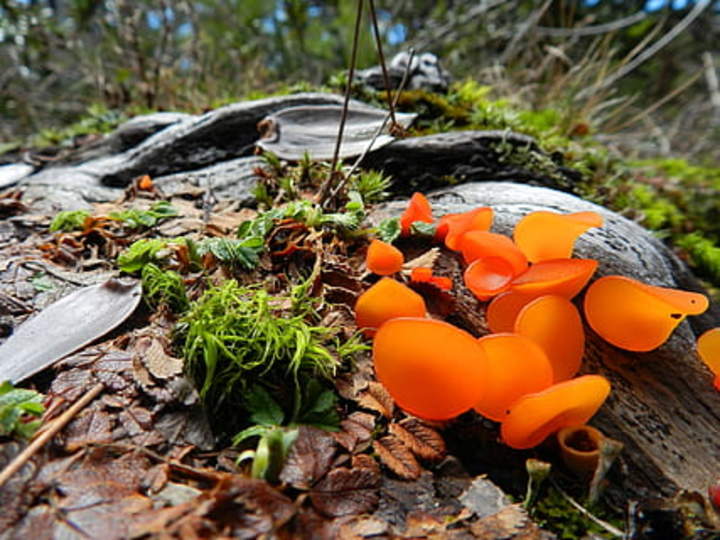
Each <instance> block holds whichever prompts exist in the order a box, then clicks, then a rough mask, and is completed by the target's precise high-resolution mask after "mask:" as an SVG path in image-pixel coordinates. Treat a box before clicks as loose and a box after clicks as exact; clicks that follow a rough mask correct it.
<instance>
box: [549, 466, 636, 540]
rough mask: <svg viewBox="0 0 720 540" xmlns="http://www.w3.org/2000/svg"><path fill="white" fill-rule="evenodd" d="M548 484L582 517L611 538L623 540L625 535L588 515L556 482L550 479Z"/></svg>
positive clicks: (608, 524) (588, 512)
mask: <svg viewBox="0 0 720 540" xmlns="http://www.w3.org/2000/svg"><path fill="white" fill-rule="evenodd" d="M550 483H551V484H552V485H553V487H554V488H555V489H556V490H557V491H558V493H559V494H560V495H561V496H562V497H563V498H564V499H565V500H566V501H567V502H569V503H570V506H572V507H573V508H575V509H576V510H577V511H578V512H580V513H581V514H582V515H584V516H585V517H587V518H588V519H589V520H591V521H592V522H594V523H596V524H598V525H599V526H600V527H602V528H603V529H605V530H606V531H607V532H609V533H610V534H612V535H613V536H617V537H618V538H625V533H624V532H623V531H621V530H620V529H618V528H617V527H615V526H613V525H611V524H610V523H608V522H607V521H603V520H602V519H600V518H599V517H597V516H596V515H594V514H592V513H590V511H589V510H587V509H586V508H585V507H584V506H583V505H581V504H580V503H579V502H577V501H576V500H575V499H573V498H572V497H571V496H570V495H568V494H567V493H565V491H564V490H563V489H562V488H561V487H560V486H559V485H558V484H557V482H556V481H555V480H554V479H553V478H550Z"/></svg>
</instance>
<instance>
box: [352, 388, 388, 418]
mask: <svg viewBox="0 0 720 540" xmlns="http://www.w3.org/2000/svg"><path fill="white" fill-rule="evenodd" d="M358 404H359V405H360V406H362V407H365V408H366V409H370V410H372V411H375V412H379V413H380V414H382V415H383V416H384V417H385V418H392V415H393V413H394V412H395V402H394V401H393V398H392V396H391V395H390V393H389V392H388V391H387V390H386V389H385V387H384V386H383V385H382V384H380V383H379V382H375V381H371V382H370V383H368V388H367V391H365V392H364V393H363V394H362V395H361V396H360V398H359V399H358Z"/></svg>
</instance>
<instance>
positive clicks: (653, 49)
mask: <svg viewBox="0 0 720 540" xmlns="http://www.w3.org/2000/svg"><path fill="white" fill-rule="evenodd" d="M710 4H711V1H710V0H700V1H699V2H698V3H697V4H695V6H693V8H692V10H691V11H690V13H688V14H687V15H686V16H685V18H683V20H681V21H680V22H679V23H677V24H676V25H675V26H673V27H672V28H671V29H670V31H669V32H668V33H667V34H665V35H664V36H663V37H661V38H660V39H658V40H657V41H656V42H655V43H653V44H652V45H651V46H650V47H648V48H647V49H645V50H644V51H643V52H641V53H640V54H639V55H637V56H636V57H635V58H633V59H632V60H631V61H629V62H628V63H627V64H625V65H623V66H622V67H620V68H619V69H618V70H617V71H616V72H615V73H613V74H612V75H610V76H609V77H608V78H607V79H605V80H604V81H602V82H601V83H600V84H599V85H597V86H595V87H589V88H588V89H587V90H586V91H584V92H580V93H579V94H578V97H580V96H583V97H585V96H588V95H591V94H594V93H595V92H597V91H599V90H602V89H603V88H607V87H608V86H611V85H613V84H615V82H617V81H618V80H619V79H621V78H623V77H624V76H625V75H627V74H628V73H630V72H631V71H633V70H635V68H637V67H638V66H639V65H641V64H642V63H643V62H645V60H647V59H648V58H650V57H651V56H653V55H654V54H655V53H657V52H658V51H659V50H660V49H662V48H663V47H665V45H667V44H668V43H670V42H671V41H672V40H673V39H675V38H676V37H677V36H678V35H680V34H681V33H682V32H684V31H685V29H686V28H687V27H688V26H690V25H691V24H692V23H693V22H694V21H695V19H697V18H698V17H699V16H700V14H702V12H703V11H705V9H706V8H707V7H708V6H709V5H710Z"/></svg>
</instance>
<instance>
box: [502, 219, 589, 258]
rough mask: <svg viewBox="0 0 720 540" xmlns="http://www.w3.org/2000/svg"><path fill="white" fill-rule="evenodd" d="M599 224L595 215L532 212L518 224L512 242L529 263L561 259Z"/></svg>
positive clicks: (570, 252) (567, 255) (568, 254)
mask: <svg viewBox="0 0 720 540" xmlns="http://www.w3.org/2000/svg"><path fill="white" fill-rule="evenodd" d="M602 224H603V218H602V216H601V215H600V214H598V213H597V212H575V213H573V214H557V213H555V212H545V211H541V212H531V213H530V214H528V215H527V216H525V217H524V218H522V219H521V220H520V221H518V222H517V225H515V230H514V232H513V238H514V239H515V244H517V246H518V247H519V248H520V250H521V251H522V252H523V253H524V254H525V255H526V256H527V258H528V260H529V261H530V262H534V263H535V262H540V261H547V260H550V259H563V258H568V257H570V256H571V255H572V251H573V246H574V245H575V240H576V239H577V237H578V236H580V235H581V234H582V233H584V232H585V231H586V230H588V229H589V228H591V227H600V226H602Z"/></svg>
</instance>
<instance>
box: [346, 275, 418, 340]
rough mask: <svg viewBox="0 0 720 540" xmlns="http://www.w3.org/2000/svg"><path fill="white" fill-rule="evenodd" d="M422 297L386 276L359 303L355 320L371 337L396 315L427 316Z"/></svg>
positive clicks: (362, 295) (356, 306)
mask: <svg viewBox="0 0 720 540" xmlns="http://www.w3.org/2000/svg"><path fill="white" fill-rule="evenodd" d="M425 311H426V310H425V301H424V300H423V298H422V296H420V295H419V294H418V293H416V292H415V291H413V290H412V289H410V288H408V287H406V286H405V285H403V284H402V283H400V282H398V281H395V280H394V279H391V278H382V279H381V280H380V281H378V282H377V283H376V284H375V285H373V286H372V287H370V288H369V289H368V290H367V291H365V292H364V293H362V294H361V295H360V296H359V297H358V299H357V302H356V303H355V322H356V324H357V326H358V328H363V329H364V330H363V333H364V334H365V336H367V337H371V336H373V335H374V334H375V331H376V330H377V329H378V328H379V327H380V326H381V325H382V324H383V323H384V322H385V321H387V320H389V319H393V318H395V317H424V316H425Z"/></svg>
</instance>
